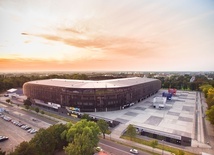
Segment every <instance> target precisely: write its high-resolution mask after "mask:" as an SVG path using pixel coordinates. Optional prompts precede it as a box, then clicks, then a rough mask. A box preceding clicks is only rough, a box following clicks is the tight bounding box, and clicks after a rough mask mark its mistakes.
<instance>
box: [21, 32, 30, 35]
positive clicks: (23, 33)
mask: <svg viewBox="0 0 214 155" xmlns="http://www.w3.org/2000/svg"><path fill="white" fill-rule="evenodd" d="M21 35H26V36H27V35H30V34H28V33H25V32H22V33H21Z"/></svg>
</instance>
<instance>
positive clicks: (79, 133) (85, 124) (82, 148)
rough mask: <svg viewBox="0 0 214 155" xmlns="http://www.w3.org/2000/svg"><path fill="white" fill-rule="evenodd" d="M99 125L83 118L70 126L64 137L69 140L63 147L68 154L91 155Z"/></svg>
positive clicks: (97, 139) (95, 144)
mask: <svg viewBox="0 0 214 155" xmlns="http://www.w3.org/2000/svg"><path fill="white" fill-rule="evenodd" d="M99 132H100V130H99V127H98V125H97V124H96V123H95V122H92V121H87V120H85V119H83V120H81V121H79V122H77V123H76V124H75V125H73V126H71V127H70V129H68V131H67V133H66V138H67V140H68V141H69V142H70V143H69V145H68V146H67V147H65V152H66V154H68V155H80V154H84V155H92V154H93V152H94V147H96V146H97V144H98V142H99V138H98V135H99Z"/></svg>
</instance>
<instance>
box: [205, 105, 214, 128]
mask: <svg viewBox="0 0 214 155" xmlns="http://www.w3.org/2000/svg"><path fill="white" fill-rule="evenodd" d="M206 115H207V119H208V120H209V121H210V123H211V124H214V105H213V106H212V107H211V108H210V109H209V110H207V111H206Z"/></svg>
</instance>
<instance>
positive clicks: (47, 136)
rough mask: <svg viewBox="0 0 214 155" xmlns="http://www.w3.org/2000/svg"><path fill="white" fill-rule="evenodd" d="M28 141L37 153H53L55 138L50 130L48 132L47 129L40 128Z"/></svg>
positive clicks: (50, 154) (49, 154) (41, 154)
mask: <svg viewBox="0 0 214 155" xmlns="http://www.w3.org/2000/svg"><path fill="white" fill-rule="evenodd" d="M29 143H30V144H31V145H34V147H35V148H36V153H37V154H39V155H52V154H54V150H55V147H56V139H55V137H54V135H53V134H52V132H49V131H48V130H47V129H46V130H45V129H40V130H39V131H38V132H37V134H36V135H35V136H34V137H33V138H32V139H31V140H30V142H29Z"/></svg>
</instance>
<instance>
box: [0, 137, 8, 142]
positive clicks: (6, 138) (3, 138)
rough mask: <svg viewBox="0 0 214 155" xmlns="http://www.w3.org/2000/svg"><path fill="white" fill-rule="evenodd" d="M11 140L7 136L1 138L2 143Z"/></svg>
mask: <svg viewBox="0 0 214 155" xmlns="http://www.w3.org/2000/svg"><path fill="white" fill-rule="evenodd" d="M8 139H9V138H8V137H6V136H0V142H3V141H5V140H8Z"/></svg>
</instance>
